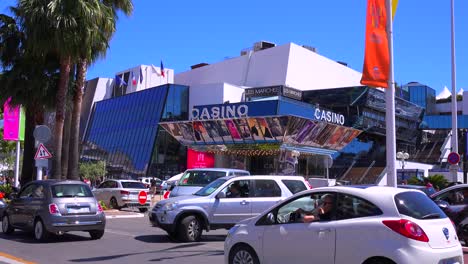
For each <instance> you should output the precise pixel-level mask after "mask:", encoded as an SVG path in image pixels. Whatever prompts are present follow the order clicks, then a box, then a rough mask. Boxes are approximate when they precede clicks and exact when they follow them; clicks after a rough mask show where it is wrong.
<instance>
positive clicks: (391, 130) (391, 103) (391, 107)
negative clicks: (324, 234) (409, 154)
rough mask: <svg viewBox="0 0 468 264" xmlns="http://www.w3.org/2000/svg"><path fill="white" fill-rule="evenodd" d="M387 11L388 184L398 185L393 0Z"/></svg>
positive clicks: (386, 120) (387, 0)
mask: <svg viewBox="0 0 468 264" xmlns="http://www.w3.org/2000/svg"><path fill="white" fill-rule="evenodd" d="M386 11H387V38H388V52H389V58H390V61H389V76H388V88H387V89H386V90H385V104H386V115H385V123H386V134H387V135H386V146H387V148H386V149H387V153H386V154H387V155H386V156H387V185H388V186H392V187H396V185H397V177H396V157H395V155H396V133H395V82H394V78H395V76H394V72H393V23H392V22H393V21H392V20H393V19H392V0H386Z"/></svg>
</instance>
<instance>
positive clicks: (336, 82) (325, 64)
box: [285, 43, 361, 90]
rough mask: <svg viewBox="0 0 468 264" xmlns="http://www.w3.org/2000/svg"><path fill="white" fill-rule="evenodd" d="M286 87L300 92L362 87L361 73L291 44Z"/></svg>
mask: <svg viewBox="0 0 468 264" xmlns="http://www.w3.org/2000/svg"><path fill="white" fill-rule="evenodd" d="M289 45H290V55H289V65H288V69H287V78H286V83H285V84H286V85H288V86H290V87H292V88H296V89H299V90H313V89H326V88H337V87H349V86H360V85H361V84H360V81H361V73H360V72H357V71H355V70H353V69H351V68H349V67H347V66H344V65H342V64H340V63H337V62H336V61H333V60H331V59H329V58H326V57H324V56H322V55H320V54H318V53H315V52H312V51H310V50H308V49H305V48H303V47H301V46H298V45H296V44H294V43H290V44H289Z"/></svg>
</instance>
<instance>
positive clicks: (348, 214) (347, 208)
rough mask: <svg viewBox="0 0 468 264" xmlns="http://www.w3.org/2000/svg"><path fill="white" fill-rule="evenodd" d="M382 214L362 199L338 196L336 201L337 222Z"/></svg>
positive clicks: (345, 195)
mask: <svg viewBox="0 0 468 264" xmlns="http://www.w3.org/2000/svg"><path fill="white" fill-rule="evenodd" d="M381 214H383V212H382V210H380V209H379V208H378V207H377V206H376V205H374V204H372V203H371V202H369V201H366V200H364V199H362V198H359V197H356V196H353V195H348V194H340V195H339V197H338V201H337V207H336V217H337V220H343V219H350V218H358V217H366V216H375V215H381Z"/></svg>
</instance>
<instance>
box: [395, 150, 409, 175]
mask: <svg viewBox="0 0 468 264" xmlns="http://www.w3.org/2000/svg"><path fill="white" fill-rule="evenodd" d="M396 157H397V159H398V160H399V161H400V164H401V170H402V175H401V179H402V180H404V175H405V164H406V160H407V159H409V154H408V152H404V151H398V152H397V154H396Z"/></svg>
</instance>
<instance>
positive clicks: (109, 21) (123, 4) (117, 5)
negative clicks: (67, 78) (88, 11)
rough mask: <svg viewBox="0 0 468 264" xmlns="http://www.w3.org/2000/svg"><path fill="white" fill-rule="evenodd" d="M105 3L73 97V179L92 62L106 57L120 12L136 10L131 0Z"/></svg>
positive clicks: (84, 52)
mask: <svg viewBox="0 0 468 264" xmlns="http://www.w3.org/2000/svg"><path fill="white" fill-rule="evenodd" d="M102 4H103V6H99V7H100V8H96V11H100V12H101V13H102V20H101V21H99V23H98V24H97V25H96V27H95V28H94V29H93V30H92V32H93V33H94V34H91V35H87V34H85V35H87V36H90V38H89V39H86V40H87V41H86V43H87V44H86V45H83V47H84V48H83V50H82V53H81V56H80V59H79V60H78V63H77V74H76V85H75V89H74V97H73V114H72V121H71V123H72V124H71V132H70V155H69V164H68V177H69V178H70V179H78V178H79V172H78V170H79V167H78V165H79V164H78V161H79V131H80V117H81V103H82V101H83V89H82V88H83V87H84V82H85V79H86V72H87V69H88V62H90V63H92V62H94V61H95V60H96V59H97V58H99V57H101V56H104V55H105V52H106V50H107V48H108V44H109V41H110V39H111V38H112V36H113V34H114V32H115V25H116V22H117V19H118V15H117V13H118V11H122V12H123V13H124V14H125V15H127V16H129V15H131V13H132V12H133V3H132V1H131V0H104V1H102Z"/></svg>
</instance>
